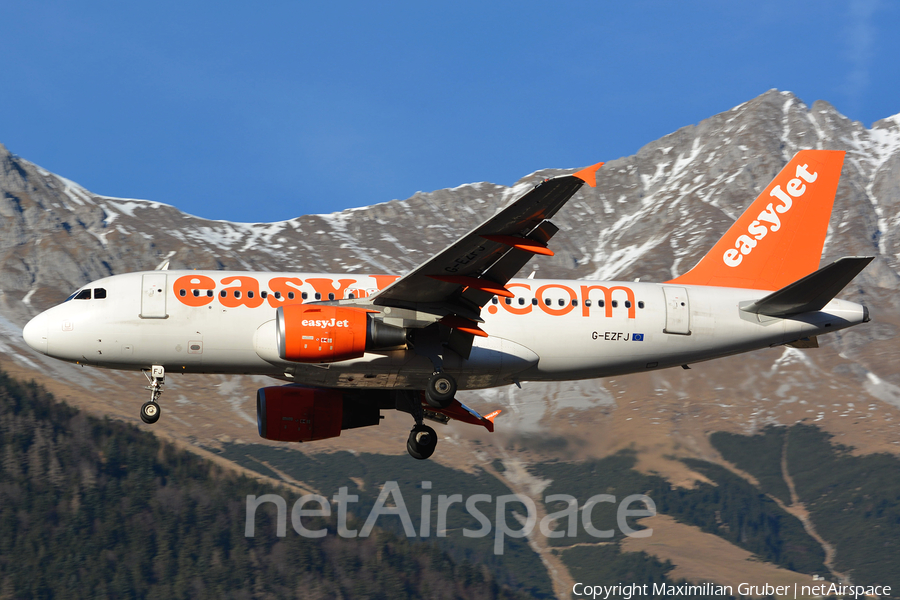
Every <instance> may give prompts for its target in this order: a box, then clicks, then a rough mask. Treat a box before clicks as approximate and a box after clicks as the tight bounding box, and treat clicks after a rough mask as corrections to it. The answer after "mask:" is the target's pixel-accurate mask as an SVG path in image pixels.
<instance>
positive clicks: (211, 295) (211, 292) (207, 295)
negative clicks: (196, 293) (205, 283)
mask: <svg viewBox="0 0 900 600" xmlns="http://www.w3.org/2000/svg"><path fill="white" fill-rule="evenodd" d="M206 297H207V298H212V297H213V291H212V290H206Z"/></svg>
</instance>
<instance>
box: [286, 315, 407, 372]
mask: <svg viewBox="0 0 900 600" xmlns="http://www.w3.org/2000/svg"><path fill="white" fill-rule="evenodd" d="M275 331H276V335H277V342H278V355H279V356H280V357H281V358H282V360H290V361H294V362H304V363H324V362H337V361H341V360H349V359H351V358H359V357H360V356H362V355H363V354H365V353H366V350H375V349H380V348H392V347H395V346H403V345H405V344H406V330H405V329H403V328H401V327H394V326H391V325H385V324H384V323H382V322H381V321H376V320H375V319H373V318H372V316H371V312H370V311H367V310H364V309H362V308H352V307H346V306H330V305H324V306H323V305H311V306H310V305H304V304H293V305H287V306H281V307H279V308H278V311H277V312H276V317H275Z"/></svg>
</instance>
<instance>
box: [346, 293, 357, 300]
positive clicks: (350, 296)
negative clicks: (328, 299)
mask: <svg viewBox="0 0 900 600" xmlns="http://www.w3.org/2000/svg"><path fill="white" fill-rule="evenodd" d="M347 298H348V299H350V300H356V294H349V295H348V296H347Z"/></svg>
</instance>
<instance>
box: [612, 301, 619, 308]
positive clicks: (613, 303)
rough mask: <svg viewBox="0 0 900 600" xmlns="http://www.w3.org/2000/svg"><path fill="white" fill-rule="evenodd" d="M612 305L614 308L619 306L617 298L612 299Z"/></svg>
mask: <svg viewBox="0 0 900 600" xmlns="http://www.w3.org/2000/svg"><path fill="white" fill-rule="evenodd" d="M612 305H613V308H616V307H617V306H619V301H618V300H613V301H612Z"/></svg>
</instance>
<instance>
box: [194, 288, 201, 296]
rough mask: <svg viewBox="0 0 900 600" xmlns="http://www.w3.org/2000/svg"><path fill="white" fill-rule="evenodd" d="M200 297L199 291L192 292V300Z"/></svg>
mask: <svg viewBox="0 0 900 600" xmlns="http://www.w3.org/2000/svg"><path fill="white" fill-rule="evenodd" d="M199 297H200V290H194V298H199Z"/></svg>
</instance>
